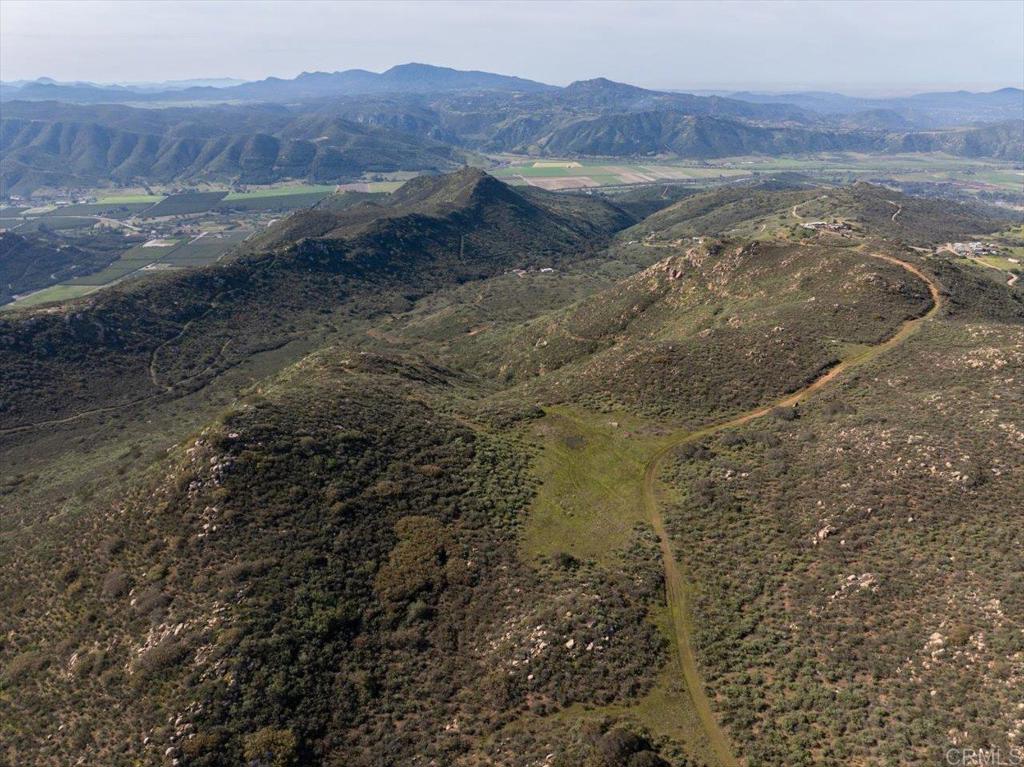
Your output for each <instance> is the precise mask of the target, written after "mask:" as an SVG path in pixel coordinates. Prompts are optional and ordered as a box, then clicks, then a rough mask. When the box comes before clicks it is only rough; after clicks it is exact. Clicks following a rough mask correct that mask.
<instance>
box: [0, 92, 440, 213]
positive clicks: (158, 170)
mask: <svg viewBox="0 0 1024 767" xmlns="http://www.w3.org/2000/svg"><path fill="white" fill-rule="evenodd" d="M22 115H23V116H22ZM0 153H2V155H0V193H2V194H4V195H8V194H24V193H27V192H31V191H32V190H33V189H36V188H38V187H41V186H49V187H57V188H60V187H66V186H104V185H109V184H112V183H114V184H127V183H131V182H133V181H138V180H142V181H145V182H148V183H161V182H163V183H166V182H170V181H199V180H207V181H221V182H227V181H239V182H242V183H270V182H272V181H276V180H280V179H286V178H303V179H309V180H315V181H340V180H346V179H351V178H358V177H359V176H360V174H362V173H364V172H367V171H394V170H435V171H436V170H444V169H449V168H452V167H455V166H456V165H457V164H458V163H457V161H458V154H457V153H456V152H454V151H453V150H452V149H451V148H450V147H448V146H445V145H443V144H440V143H437V142H435V141H430V140H426V139H418V138H415V137H412V136H409V135H407V134H403V133H396V132H394V131H390V130H387V129H384V128H377V127H373V126H367V125H360V124H357V123H353V122H348V121H345V120H341V119H337V118H333V119H327V118H325V119H318V118H308V117H295V116H293V115H291V114H289V113H288V112H287V111H285V112H281V111H280V110H274V109H269V110H260V109H257V110H254V111H253V110H251V109H224V110H214V111H205V110H201V109H192V110H169V111H165V112H157V113H155V114H154V113H153V112H152V111H151V110H139V109H132V108H129V107H105V108H90V107H67V106H64V107H60V106H57V105H52V106H51V108H47V105H35V104H24V103H22V102H16V103H13V104H8V105H6V106H5V108H4V117H3V120H2V121H0Z"/></svg>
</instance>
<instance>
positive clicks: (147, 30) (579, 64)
mask: <svg viewBox="0 0 1024 767" xmlns="http://www.w3.org/2000/svg"><path fill="white" fill-rule="evenodd" d="M410 61H418V62H424V63H429V64H436V65H440V66H450V67H456V68H458V69H483V70H487V71H491V72H500V73H502V74H514V75H518V76H520V77H528V78H531V79H535V80H540V81H543V82H547V83H552V84H555V85H565V84H568V83H569V82H572V81H573V80H580V79H587V78H591V77H598V76H603V77H608V78H610V79H613V80H619V81H623V82H629V83H633V84H636V85H641V86H645V87H651V88H666V89H682V90H700V89H720V90H738V89H751V90H765V91H768V90H795V89H831V90H837V91H842V92H847V93H858V94H869V93H870V94H878V95H883V94H897V93H907V92H912V91H921V90H945V89H955V88H966V89H972V90H982V89H984V90H990V89H994V88H1000V87H1005V86H1010V85H1012V86H1017V87H1021V86H1024V2H1022V0H1005V1H1003V0H968V1H967V2H932V1H930V0H920V1H918V0H895V1H877V2H876V1H874V0H858V1H855V2H845V1H844V0H827V1H826V2H816V1H814V0H804V1H800V2H798V1H792V0H781V1H779V2H772V1H769V0H748V1H741V2H703V1H701V0H690V1H689V2H613V1H611V0H609V1H606V2H589V1H588V2H582V1H580V2H493V1H492V2H418V3H412V2H399V1H397V0H393V1H391V2H383V1H381V0H378V1H377V2H332V1H331V0H309V1H307V0H284V1H281V2H274V1H267V2H263V1H259V2H257V1H255V0H253V1H248V0H232V1H229V2H220V1H219V0H173V1H172V2H163V1H162V0H148V2H134V1H133V0H115V1H106V0H104V1H102V2H101V1H97V2H91V1H89V0H72V2H64V1H63V0H28V1H23V0H0V79H3V80H20V79H34V78H36V77H40V76H48V77H53V78H55V79H57V80H90V81H94V82H125V81H135V82H154V81H163V80H182V79H191V78H210V77H234V78H241V79H246V80H255V79H261V78H264V77H267V76H271V75H273V76H277V77H294V76H295V75H297V74H299V73H301V72H303V71H317V70H319V71H337V70H342V69H349V68H362V69H370V70H373V71H382V70H384V69H387V68H388V67H390V66H393V65H395V64H401V63H406V62H410Z"/></svg>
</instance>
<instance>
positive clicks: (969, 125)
mask: <svg viewBox="0 0 1024 767" xmlns="http://www.w3.org/2000/svg"><path fill="white" fill-rule="evenodd" d="M173 85H174V87H171V86H170V84H168V87H166V88H163V89H160V88H156V89H151V88H150V86H148V85H147V86H144V87H143V86H131V87H129V86H104V87H99V86H96V85H93V84H91V83H57V82H54V81H51V80H40V81H34V82H31V83H22V84H5V85H4V86H3V88H2V90H0V95H2V96H3V98H5V99H7V100H6V101H5V102H4V107H3V114H2V120H0V194H4V195H10V194H29V193H31V192H32V191H33V190H35V189H39V188H41V187H57V188H66V187H95V186H105V185H111V184H114V185H117V184H129V183H133V184H137V183H142V182H154V183H167V182H192V181H199V180H204V181H219V182H232V181H241V182H244V183H268V182H272V181H278V180H281V179H286V178H301V179H309V180H315V181H320V182H337V181H344V180H349V179H353V178H357V177H359V176H360V175H361V174H363V173H366V172H387V171H395V170H417V171H442V170H448V169H451V168H454V167H456V166H458V165H459V164H462V163H463V162H465V161H466V159H467V157H469V156H471V155H472V153H475V152H509V153H518V154H533V155H539V156H545V155H554V156H579V157H650V156H656V155H666V156H677V157H685V158H696V159H711V158H717V157H728V156H735V155H746V154H764V155H771V156H777V155H787V154H800V153H806V152H820V151H858V152H932V151H943V152H949V153H951V154H956V155H961V156H965V157H991V158H999V159H1007V160H1017V161H1019V160H1021V159H1022V158H1024V91H1021V90H1019V89H1014V88H1004V89H1002V90H1000V91H995V92H993V93H967V92H955V93H935V94H921V95H919V96H912V97H907V98H902V99H874V100H872V99H854V98H850V97H846V96H841V95H839V94H830V93H798V94H786V95H784V96H775V95H760V94H753V93H738V94H733V95H732V97H726V96H721V95H693V94H688V93H670V92H664V91H654V90H647V89H645V88H639V87H636V86H633V85H628V84H625V83H617V82H613V81H611V80H608V79H605V78H595V79H592V80H584V81H579V82H574V83H572V84H570V85H568V86H566V87H564V88H559V87H555V86H551V85H545V84H543V83H538V82H534V81H531V80H524V79H522V78H518V77H509V76H505V75H497V74H491V73H487V72H466V71H459V70H455V69H448V68H444V67H434V66H429V65H425V64H405V65H402V66H397V67H393V68H391V69H389V70H387V71H386V72H383V73H375V72H368V71H365V70H347V71H344V72H334V73H325V72H313V73H304V74H302V75H299V76H298V77H296V78H295V79H292V80H283V79H278V78H268V79H266V80H260V81H258V82H252V83H244V84H241V85H225V86H224V87H213V86H210V85H202V86H194V85H189V84H188V83H175V84H173ZM175 104H180V106H175ZM132 105H134V106H132ZM147 105H148V106H149V107H150V108H139V107H143V106H147ZM157 106H159V107H162V108H152V107H157ZM943 126H951V127H943ZM467 153H470V155H467Z"/></svg>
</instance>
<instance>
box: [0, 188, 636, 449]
mask: <svg viewBox="0 0 1024 767" xmlns="http://www.w3.org/2000/svg"><path fill="white" fill-rule="evenodd" d="M550 197H554V196H553V195H551V196H550ZM538 201H539V202H538ZM578 205H579V206H580V210H579V211H577V212H575V213H572V214H566V212H565V211H564V210H560V209H559V207H560V206H562V207H564V204H563V203H560V202H547V197H542V196H532V197H531V198H530V199H527V198H526V197H523V196H521V195H520V194H518V193H517V192H515V191H514V190H512V189H511V188H509V187H507V186H505V185H504V184H502V183H500V182H498V181H496V180H494V179H493V178H491V177H489V176H486V175H485V174H483V173H482V172H480V171H477V170H473V169H467V170H464V171H460V172H458V173H455V174H452V175H449V176H441V177H437V178H434V179H423V180H417V181H416V182H415V183H411V187H410V188H409V189H408V190H407V191H406V192H404V193H399V194H398V195H396V199H395V201H394V202H393V203H392V204H391V205H390V206H387V208H386V210H385V214H384V215H381V214H380V213H379V210H378V208H377V206H372V207H371V211H372V213H371V215H364V210H363V208H364V207H365V206H358V207H357V208H355V209H348V210H343V211H335V212H328V211H312V212H309V213H300V214H298V215H297V216H295V217H294V218H293V219H289V220H288V221H286V222H285V223H284V224H283V225H282V227H281V228H279V229H278V230H275V233H272V235H270V236H268V238H267V239H264V240H263V241H262V242H261V243H258V245H257V247H260V248H263V250H262V251H260V252H254V253H253V254H251V255H249V256H246V257H243V258H240V259H237V260H233V261H232V262H230V263H227V264H223V265H217V266H213V267H210V268H207V269H202V270H198V271H195V272H191V273H189V274H185V275H181V276H174V277H168V278H167V279H165V280H162V281H158V282H154V283H152V284H147V285H140V286H134V287H129V288H125V289H116V288H115V289H113V290H111V291H109V292H105V293H102V294H99V295H98V296H97V297H95V298H91V299H87V300H85V301H83V302H82V303H79V304H74V305H71V306H70V307H69V308H67V309H66V310H62V311H60V312H56V313H55V312H51V311H46V310H43V311H40V312H36V313H34V314H33V313H29V314H28V315H27V316H25V317H24V318H12V319H7V318H5V319H4V320H3V321H2V322H0V354H2V355H3V357H4V359H5V363H6V364H5V365H4V367H3V371H2V372H0V376H2V380H3V389H4V392H5V397H4V403H3V412H2V421H3V427H4V428H8V429H9V428H18V427H22V426H27V425H29V424H33V423H39V422H46V421H50V420H59V419H62V418H68V417H74V416H75V415H76V414H79V413H83V412H91V411H95V410H97V409H101V410H102V409H106V408H114V407H118V406H122V405H124V404H125V403H129V402H133V401H139V400H144V399H147V398H152V397H156V396H171V395H173V394H175V393H181V392H183V391H186V390H188V389H190V388H194V387H197V386H201V385H203V384H204V383H205V382H206V381H208V380H209V378H210V377H212V376H216V375H217V374H218V373H220V372H222V371H223V370H225V369H227V368H229V367H231V366H232V365H233V364H235V363H236V362H237V361H239V360H241V359H245V358H246V357H248V356H250V355H252V354H253V353H255V352H257V351H259V350H262V349H268V348H274V347H275V346H279V345H281V344H283V343H285V342H287V341H288V340H290V339H293V338H297V337H299V336H301V335H302V334H303V333H304V332H308V331H309V330H311V329H312V328H315V327H317V326H318V325H321V324H323V323H324V322H325V321H326V320H327V319H328V318H329V317H330V316H331V315H334V314H337V315H339V316H346V315H348V314H356V315H361V316H366V315H369V314H372V313H374V312H380V311H382V310H384V309H386V308H388V307H389V306H391V305H394V304H396V303H397V305H402V304H403V303H405V302H407V301H408V299H409V298H410V297H416V296H420V295H423V294H425V293H427V292H429V291H431V290H434V289H437V288H438V287H441V286H443V285H446V284H451V283H455V282H460V281H465V280H468V279H475V278H479V277H486V276H489V275H493V274H497V273H500V272H502V271H504V270H506V269H511V268H514V267H518V266H528V265H530V264H544V265H547V264H551V263H558V262H560V261H561V260H568V261H571V260H576V259H582V258H585V257H587V255H588V254H590V253H593V252H594V251H595V250H596V249H599V248H600V247H602V246H603V245H604V244H605V243H606V242H607V239H608V237H609V236H610V235H611V234H612V232H614V231H616V230H617V229H621V228H623V227H625V226H627V225H628V224H629V223H632V220H631V219H630V218H629V217H628V216H627V215H626V214H624V213H622V212H621V211H617V210H616V209H615V208H614V207H613V206H610V205H609V204H608V203H606V202H604V201H601V200H581V201H580V202H579V203H578ZM353 211H357V212H358V215H359V218H358V221H357V225H352V216H353V215H356V213H353ZM588 212H590V213H593V214H594V216H593V219H594V221H591V220H588V216H587V215H586V214H587V213H588ZM595 221H596V223H595ZM43 382H49V383H48V384H46V385H43ZM54 382H58V383H57V384H55V383H54ZM58 386H59V388H58Z"/></svg>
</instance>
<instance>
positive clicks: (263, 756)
mask: <svg viewBox="0 0 1024 767" xmlns="http://www.w3.org/2000/svg"><path fill="white" fill-rule="evenodd" d="M297 746H298V743H297V741H296V739H295V733H294V732H292V731H291V730H279V729H277V728H274V727H264V728H263V729H262V730H257V731H256V732H254V733H252V735H247V736H246V738H245V763H246V765H247V767H289V765H291V764H294V762H295V750H296V748H297Z"/></svg>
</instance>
